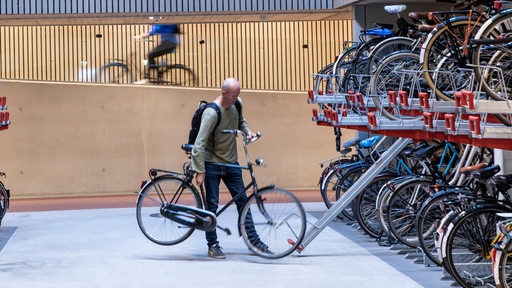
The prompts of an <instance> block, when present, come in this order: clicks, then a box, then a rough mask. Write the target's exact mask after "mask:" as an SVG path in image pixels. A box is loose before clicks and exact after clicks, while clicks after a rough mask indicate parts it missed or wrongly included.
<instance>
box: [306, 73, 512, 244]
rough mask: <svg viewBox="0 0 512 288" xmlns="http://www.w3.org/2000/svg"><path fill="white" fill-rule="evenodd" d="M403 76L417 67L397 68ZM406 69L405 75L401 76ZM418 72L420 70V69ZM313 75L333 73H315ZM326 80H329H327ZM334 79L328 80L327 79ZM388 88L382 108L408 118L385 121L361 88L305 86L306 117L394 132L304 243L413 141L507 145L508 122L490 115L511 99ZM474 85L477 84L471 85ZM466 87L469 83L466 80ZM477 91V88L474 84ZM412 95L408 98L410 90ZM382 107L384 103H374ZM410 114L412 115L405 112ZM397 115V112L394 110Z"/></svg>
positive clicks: (510, 106) (507, 109)
mask: <svg viewBox="0 0 512 288" xmlns="http://www.w3.org/2000/svg"><path fill="white" fill-rule="evenodd" d="M402 73H403V74H404V76H407V77H411V75H410V73H418V71H403V72H402ZM408 73H409V75H407V74H408ZM420 73H421V72H420ZM315 77H324V78H328V77H333V76H332V75H315ZM331 80H332V79H331ZM331 82H332V83H335V82H334V81H331ZM413 86H414V85H410V87H412V88H411V89H418V91H416V93H415V91H405V90H401V91H388V95H387V100H386V101H387V106H386V107H388V108H387V109H393V110H394V111H395V112H396V111H398V113H399V114H400V113H403V115H407V116H408V117H404V118H403V119H401V118H400V117H398V119H399V120H389V119H387V118H385V117H384V116H383V115H382V111H379V109H377V108H376V107H375V106H374V105H373V102H372V100H371V99H370V98H369V97H368V98H365V97H364V96H363V94H361V93H353V92H348V93H333V92H332V91H328V92H327V93H323V92H322V91H320V90H318V87H315V89H314V90H310V91H308V103H310V104H319V106H320V107H321V108H320V111H319V109H318V108H313V117H312V120H313V121H315V122H316V123H317V125H319V126H328V127H336V128H344V129H353V130H359V131H365V132H372V133H375V134H382V135H385V136H393V137H398V139H397V141H395V142H394V143H393V144H392V145H391V146H390V148H388V149H387V150H386V152H384V153H383V154H382V155H381V157H380V158H379V159H378V160H377V161H376V163H375V164H373V165H372V166H371V167H370V168H369V169H368V170H367V171H366V172H365V177H360V178H359V179H358V180H357V181H356V182H355V183H354V184H353V185H352V186H351V187H350V188H349V189H348V190H347V191H346V192H345V193H344V195H343V197H340V198H339V199H338V200H337V201H336V202H335V203H333V205H332V206H331V207H330V208H329V209H328V210H327V211H326V212H324V213H323V214H322V215H321V216H320V217H319V218H318V220H317V222H316V223H313V224H312V227H311V228H310V229H309V230H308V231H307V232H306V235H305V237H304V239H303V241H302V248H305V247H306V246H308V245H309V244H310V243H311V241H313V239H314V238H315V237H316V236H318V234H319V233H320V232H321V231H322V230H323V229H324V228H325V227H327V225H328V224H329V223H330V222H331V221H332V220H333V219H334V218H335V217H336V216H337V215H339V214H340V213H341V211H342V210H343V209H345V208H346V207H347V205H348V204H349V203H350V202H351V201H352V200H353V199H354V198H355V197H356V196H357V195H358V194H359V193H360V192H361V191H362V190H363V189H364V188H365V187H366V186H367V185H368V184H369V183H370V182H371V181H372V180H373V179H374V178H375V177H376V176H377V175H378V174H379V173H380V172H381V171H382V170H383V169H384V168H386V167H387V166H388V165H389V163H390V162H391V161H392V160H393V159H394V158H395V157H396V156H397V155H398V154H399V153H400V152H401V151H402V150H403V149H404V148H405V147H406V146H407V145H408V144H409V143H411V142H412V141H413V140H432V139H440V140H447V141H451V142H458V143H464V144H472V145H475V146H482V147H487V148H498V149H504V150H512V127H508V126H505V125H503V124H501V122H499V121H498V120H497V119H496V117H495V116H494V115H495V114H505V115H509V114H512V101H511V100H508V101H493V100H481V99H479V95H480V94H481V93H480V92H473V91H470V90H462V91H460V92H457V93H456V94H455V101H438V100H436V96H435V93H434V92H431V93H426V92H420V91H419V89H420V88H419V85H418V86H416V88H414V87H413ZM476 86H478V85H476ZM471 87H475V85H473V84H471ZM476 90H478V89H476ZM413 94H414V95H416V96H415V97H414V98H413V97H412V95H413ZM380 109H384V108H380ZM411 115H415V116H416V117H411ZM398 116H400V115H398Z"/></svg>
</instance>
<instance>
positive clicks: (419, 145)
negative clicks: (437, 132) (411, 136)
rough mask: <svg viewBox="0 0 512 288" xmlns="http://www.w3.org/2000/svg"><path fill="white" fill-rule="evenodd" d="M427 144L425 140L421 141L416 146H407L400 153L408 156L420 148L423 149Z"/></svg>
mask: <svg viewBox="0 0 512 288" xmlns="http://www.w3.org/2000/svg"><path fill="white" fill-rule="evenodd" d="M427 145H428V143H427V142H425V141H421V142H420V143H418V144H417V145H416V146H414V147H409V148H407V149H405V150H404V151H403V152H402V153H401V154H402V155H403V156H405V157H410V156H412V155H413V154H414V152H416V151H418V150H420V149H423V148H425V147H426V146H427Z"/></svg>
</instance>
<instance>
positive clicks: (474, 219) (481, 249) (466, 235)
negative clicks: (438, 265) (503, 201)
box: [443, 203, 512, 287]
mask: <svg viewBox="0 0 512 288" xmlns="http://www.w3.org/2000/svg"><path fill="white" fill-rule="evenodd" d="M511 211H512V210H511V209H510V207H508V206H504V205H499V204H498V203H496V204H486V205H476V206H474V207H472V208H470V209H469V210H467V211H466V213H464V214H463V215H461V216H459V217H457V219H455V220H454V221H452V223H451V224H450V225H451V226H452V227H450V228H449V232H448V235H447V238H446V242H445V244H444V245H445V246H446V247H443V248H444V249H445V250H446V254H445V255H444V256H445V259H444V260H443V262H444V263H445V265H446V266H448V267H449V272H450V274H451V275H452V276H453V278H454V279H455V280H456V281H457V283H459V284H460V285H461V286H463V287H477V285H478V286H481V285H485V284H487V283H481V281H482V280H484V279H486V280H488V281H490V282H489V284H491V285H494V278H493V271H492V269H491V257H490V251H491V249H492V240H493V239H494V236H495V235H496V223H497V222H498V216H497V215H496V213H501V212H504V213H507V212H511Z"/></svg>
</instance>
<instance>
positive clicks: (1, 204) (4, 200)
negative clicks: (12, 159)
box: [0, 172, 11, 225]
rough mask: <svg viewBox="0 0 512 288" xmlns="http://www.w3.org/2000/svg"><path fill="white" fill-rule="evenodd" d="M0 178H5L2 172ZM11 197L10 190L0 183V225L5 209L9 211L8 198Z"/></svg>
mask: <svg viewBox="0 0 512 288" xmlns="http://www.w3.org/2000/svg"><path fill="white" fill-rule="evenodd" d="M0 177H6V175H5V173H4V172H0ZM10 197H11V193H10V190H9V189H7V188H5V185H4V183H2V182H1V181H0V225H2V220H3V219H4V216H5V213H6V212H7V209H9V198H10Z"/></svg>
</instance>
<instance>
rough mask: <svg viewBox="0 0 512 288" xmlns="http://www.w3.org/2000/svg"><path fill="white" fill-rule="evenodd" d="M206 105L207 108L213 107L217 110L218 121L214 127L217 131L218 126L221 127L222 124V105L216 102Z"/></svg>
mask: <svg viewBox="0 0 512 288" xmlns="http://www.w3.org/2000/svg"><path fill="white" fill-rule="evenodd" d="M206 107H207V108H212V109H213V110H215V112H217V123H216V124H215V128H213V130H214V131H215V129H217V127H219V124H220V119H221V115H220V107H219V105H217V104H216V103H215V102H209V103H207V104H206Z"/></svg>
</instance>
